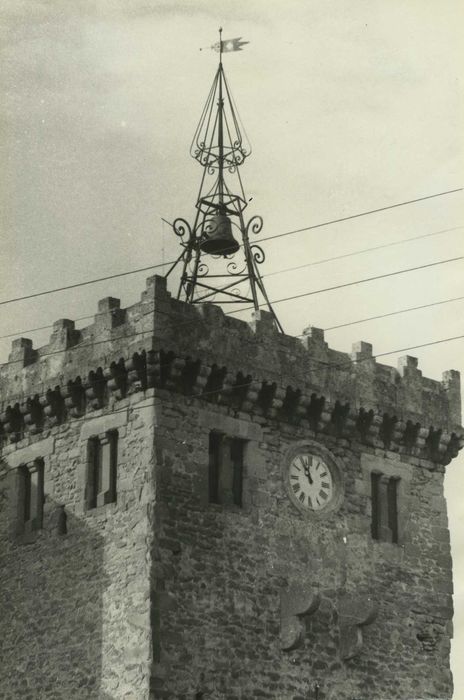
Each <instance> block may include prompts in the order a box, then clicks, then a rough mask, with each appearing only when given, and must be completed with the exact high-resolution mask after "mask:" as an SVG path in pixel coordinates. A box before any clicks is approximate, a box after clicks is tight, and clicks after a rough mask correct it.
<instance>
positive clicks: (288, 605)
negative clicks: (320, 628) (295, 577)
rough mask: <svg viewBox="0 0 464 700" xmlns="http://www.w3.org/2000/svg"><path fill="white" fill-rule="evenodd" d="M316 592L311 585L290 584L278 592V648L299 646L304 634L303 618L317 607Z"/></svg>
mask: <svg viewBox="0 0 464 700" xmlns="http://www.w3.org/2000/svg"><path fill="white" fill-rule="evenodd" d="M319 603H320V599H319V594H318V592H317V591H316V590H315V589H313V588H312V587H311V586H304V585H292V586H290V587H289V588H288V589H286V590H284V591H281V593H280V648H281V649H283V651H290V650H291V649H296V648H297V647H299V646H301V645H302V644H303V642H304V638H305V634H306V625H305V621H304V618H305V617H307V616H308V615H312V614H313V613H315V612H316V610H317V609H318V607H319Z"/></svg>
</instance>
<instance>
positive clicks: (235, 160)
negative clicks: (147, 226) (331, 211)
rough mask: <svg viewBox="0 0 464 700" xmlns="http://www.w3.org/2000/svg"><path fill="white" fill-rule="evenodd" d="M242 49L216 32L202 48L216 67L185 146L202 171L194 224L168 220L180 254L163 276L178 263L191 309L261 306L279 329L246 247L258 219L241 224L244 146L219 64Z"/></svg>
mask: <svg viewBox="0 0 464 700" xmlns="http://www.w3.org/2000/svg"><path fill="white" fill-rule="evenodd" d="M248 43H249V42H248V41H242V38H241V37H238V38H234V39H227V40H223V39H222V28H220V29H219V41H218V42H217V43H216V44H213V45H212V46H211V47H209V48H211V49H213V50H215V51H217V52H218V53H219V66H218V68H217V71H216V74H215V76H214V80H213V84H212V86H211V89H210V91H209V95H208V98H207V100H206V103H205V106H204V108H203V111H202V114H201V117H200V121H199V122H198V126H197V128H196V131H195V134H194V137H193V141H192V145H191V148H190V155H191V156H192V157H193V158H194V159H195V160H196V161H197V162H198V163H199V164H200V165H201V166H202V168H203V174H202V178H201V183H200V189H199V193H198V197H197V202H196V205H195V207H196V214H195V220H194V224H193V226H191V225H190V224H189V223H188V222H187V221H186V220H185V219H182V218H178V219H176V220H175V221H174V223H173V229H174V233H175V234H176V235H177V236H178V237H179V238H180V242H181V246H182V251H181V253H180V255H179V257H178V258H177V260H176V261H175V262H174V263H173V265H172V266H171V268H170V269H169V270H168V272H167V274H166V276H168V275H170V274H171V272H172V271H173V270H174V269H175V268H176V267H177V265H179V264H181V265H182V273H181V278H180V283H179V290H178V295H177V298H178V299H182V300H184V301H187V302H189V303H191V304H200V303H203V302H206V301H208V302H214V303H220V304H246V303H249V304H251V305H252V308H254V310H255V311H259V309H260V308H263V307H264V308H266V309H267V310H268V311H270V313H271V314H272V317H273V319H274V323H275V325H276V327H277V328H278V329H279V330H280V331H282V327H281V325H280V323H279V320H278V319H277V316H276V315H275V313H274V310H273V309H272V307H271V304H270V302H269V299H268V296H267V294H266V290H265V288H264V285H263V281H262V277H261V274H260V272H259V269H258V266H259V265H260V264H261V263H262V262H264V259H265V255H264V251H263V249H262V248H261V247H260V246H259V245H257V244H256V243H251V242H250V235H251V234H253V235H255V234H257V233H259V232H260V231H261V229H262V227H263V220H262V218H261V217H260V216H253V217H252V218H251V219H249V220H248V221H247V222H246V221H245V218H244V211H245V209H246V207H247V205H248V201H249V200H247V198H246V195H245V191H244V188H243V183H242V179H241V175H240V167H241V166H242V165H243V163H244V162H245V159H246V158H247V157H248V156H249V155H250V153H251V146H250V144H249V143H248V141H247V138H246V134H245V131H244V129H243V126H242V125H241V122H240V118H239V116H238V112H237V109H236V107H235V103H234V100H233V97H232V94H231V91H230V87H229V83H228V81H227V79H226V76H225V72H224V68H223V64H222V55H223V54H224V53H228V52H233V51H241V50H242V47H243V46H244V45H245V44H248ZM205 257H207V262H206V261H205Z"/></svg>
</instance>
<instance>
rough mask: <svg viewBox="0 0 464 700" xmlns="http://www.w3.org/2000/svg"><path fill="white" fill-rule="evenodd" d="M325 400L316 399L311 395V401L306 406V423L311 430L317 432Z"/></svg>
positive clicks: (321, 398) (322, 398) (315, 396)
mask: <svg viewBox="0 0 464 700" xmlns="http://www.w3.org/2000/svg"><path fill="white" fill-rule="evenodd" d="M324 405H325V398H324V397H323V396H320V397H319V398H318V397H317V395H316V394H311V399H310V402H309V406H308V414H307V415H308V421H309V427H310V428H311V430H314V431H315V432H316V431H317V429H318V427H319V422H320V420H321V416H322V412H323V410H324Z"/></svg>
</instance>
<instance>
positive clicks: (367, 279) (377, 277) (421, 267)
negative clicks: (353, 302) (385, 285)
mask: <svg viewBox="0 0 464 700" xmlns="http://www.w3.org/2000/svg"><path fill="white" fill-rule="evenodd" d="M463 259H464V255H460V256H458V257H456V258H449V259H448V260H438V261H437V262H432V263H427V264H425V265H418V266H417V267H408V268H406V269H404V270H394V271H393V272H386V273H385V274H383V275H375V276H373V277H364V278H363V279H360V280H354V281H353V282H345V283H343V284H336V285H334V286H333V287H324V288H323V289H313V290H312V291H311V292H303V293H302V294H293V295H292V296H290V297H283V298H282V299H272V300H271V302H270V303H271V304H282V303H283V302H284V301H293V299H301V298H303V297H309V296H312V295H313V294H322V293H324V292H333V291H334V290H336V289H343V288H345V287H353V286H355V285H357V284H364V283H365V282H373V281H374V280H380V279H385V278H386V277H393V276H395V275H403V274H405V273H408V272H415V271H416V270H425V269H426V268H428V267H435V266H437V265H445V264H446V263H450V262H456V261H457V260H463ZM261 306H263V305H262V304H261ZM252 308H254V307H252V306H246V307H245V308H243V309H234V310H233V311H230V312H229V313H230V314H236V313H240V311H249V310H250V309H252Z"/></svg>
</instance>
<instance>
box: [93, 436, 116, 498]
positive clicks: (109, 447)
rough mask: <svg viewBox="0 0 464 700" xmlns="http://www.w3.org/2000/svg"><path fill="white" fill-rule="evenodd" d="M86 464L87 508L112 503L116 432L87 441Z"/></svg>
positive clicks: (114, 495)
mask: <svg viewBox="0 0 464 700" xmlns="http://www.w3.org/2000/svg"><path fill="white" fill-rule="evenodd" d="M87 462H88V464H87V508H89V509H90V508H97V507H99V506H103V505H106V504H107V503H114V502H115V501H116V495H117V483H116V482H117V463H118V432H117V430H111V431H109V432H107V433H105V434H104V435H100V436H94V437H91V438H90V439H89V441H88V444H87Z"/></svg>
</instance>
